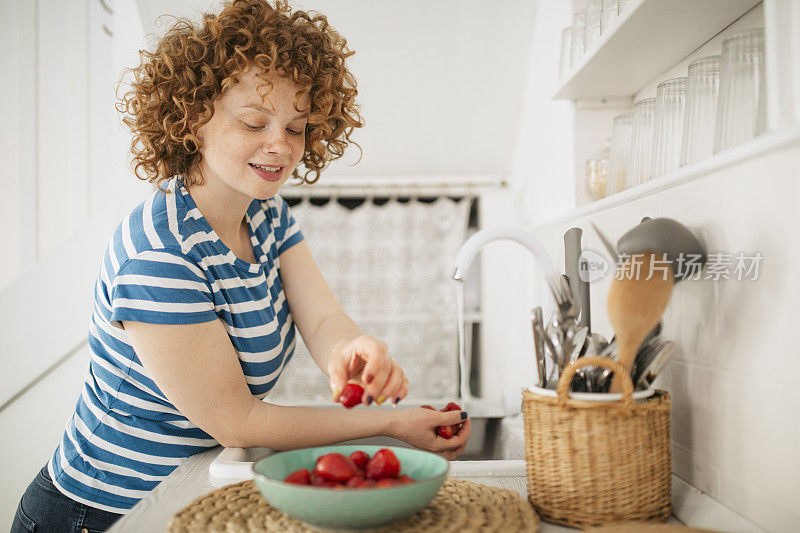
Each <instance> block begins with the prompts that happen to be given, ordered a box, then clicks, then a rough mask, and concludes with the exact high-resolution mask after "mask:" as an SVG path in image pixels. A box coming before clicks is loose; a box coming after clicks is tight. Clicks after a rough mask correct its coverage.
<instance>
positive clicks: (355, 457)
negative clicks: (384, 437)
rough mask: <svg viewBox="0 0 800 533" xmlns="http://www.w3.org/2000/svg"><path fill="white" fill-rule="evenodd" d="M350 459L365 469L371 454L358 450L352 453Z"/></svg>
mask: <svg viewBox="0 0 800 533" xmlns="http://www.w3.org/2000/svg"><path fill="white" fill-rule="evenodd" d="M350 460H351V461H353V462H354V463H355V465H356V466H357V467H358V468H360V469H364V468H366V467H367V463H368V462H369V455H368V454H367V453H366V452H362V451H361V450H358V451H355V452H353V453H351V454H350Z"/></svg>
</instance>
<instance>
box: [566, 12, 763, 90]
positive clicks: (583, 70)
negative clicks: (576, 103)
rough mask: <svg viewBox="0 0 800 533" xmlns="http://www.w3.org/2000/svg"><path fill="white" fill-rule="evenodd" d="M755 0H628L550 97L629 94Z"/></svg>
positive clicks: (734, 18)
mask: <svg viewBox="0 0 800 533" xmlns="http://www.w3.org/2000/svg"><path fill="white" fill-rule="evenodd" d="M758 3H759V0H669V1H664V0H634V1H632V2H631V5H630V6H628V8H627V9H626V10H625V11H623V13H622V14H621V16H620V17H619V18H618V19H617V20H616V24H615V25H614V26H613V27H612V28H611V29H610V30H609V31H607V32H604V33H603V34H602V35H601V36H600V39H599V40H598V41H597V42H596V43H594V45H593V46H592V47H591V48H590V49H589V50H587V51H586V53H585V54H584V55H583V56H582V57H581V59H580V62H579V63H578V65H576V66H575V67H574V68H572V69H570V71H569V72H567V73H566V75H565V78H564V80H563V81H562V82H561V84H560V85H559V87H558V89H557V91H556V93H555V95H554V96H553V98H555V99H573V100H577V99H603V98H621V97H630V96H631V95H633V94H635V93H636V92H637V91H638V90H640V89H641V88H642V87H643V86H645V85H646V84H647V83H648V82H650V81H652V80H653V79H654V78H655V77H656V76H658V75H659V74H661V73H663V72H664V71H666V70H668V69H669V67H671V66H672V65H674V64H675V63H677V62H678V61H680V60H681V59H683V58H684V57H686V56H687V55H689V54H690V53H692V52H693V51H695V50H696V49H697V48H698V47H699V46H701V45H702V44H703V43H705V42H707V41H708V40H709V39H711V38H712V37H714V36H715V35H716V34H717V33H719V32H720V31H722V30H723V29H725V28H726V27H727V26H728V25H730V24H731V23H732V22H734V21H735V20H737V19H738V18H739V17H741V16H742V15H743V14H744V13H746V12H747V11H749V10H750V9H752V8H753V7H754V6H755V5H757V4H758Z"/></svg>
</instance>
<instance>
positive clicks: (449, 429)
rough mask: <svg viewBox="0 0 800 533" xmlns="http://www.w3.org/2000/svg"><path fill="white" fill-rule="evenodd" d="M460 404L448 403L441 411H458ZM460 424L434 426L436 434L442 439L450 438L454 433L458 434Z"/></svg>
mask: <svg viewBox="0 0 800 533" xmlns="http://www.w3.org/2000/svg"><path fill="white" fill-rule="evenodd" d="M460 410H461V406H460V405H458V404H457V403H455V402H450V403H448V404H447V405H446V406H445V407H444V409H442V411H441V412H442V413H447V412H450V411H460ZM462 425H463V422H462V423H461V424H453V425H452V426H439V427H437V428H436V434H437V435H439V436H440V437H442V438H443V439H452V438H453V436H454V435H458V432H459V431H460V430H461V426H462Z"/></svg>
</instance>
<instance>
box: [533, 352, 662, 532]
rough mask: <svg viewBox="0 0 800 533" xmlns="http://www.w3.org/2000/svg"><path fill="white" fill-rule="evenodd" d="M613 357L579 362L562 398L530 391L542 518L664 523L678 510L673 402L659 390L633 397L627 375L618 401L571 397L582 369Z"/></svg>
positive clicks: (573, 522)
mask: <svg viewBox="0 0 800 533" xmlns="http://www.w3.org/2000/svg"><path fill="white" fill-rule="evenodd" d="M584 366H603V367H606V368H610V369H611V370H613V371H614V373H615V375H616V376H628V373H627V372H625V370H624V368H623V367H622V366H621V365H620V364H619V363H617V362H616V361H613V360H611V359H609V358H607V357H586V358H581V359H578V360H577V361H576V362H575V363H573V364H572V365H570V366H569V367H567V369H566V370H565V371H564V373H563V375H562V376H561V378H560V379H559V381H558V387H557V394H558V397H557V398H552V397H547V396H542V395H538V394H535V393H533V392H531V391H527V390H526V391H525V392H524V393H523V402H522V410H523V413H524V415H523V416H524V421H525V460H526V463H527V469H528V499H529V500H530V502H531V504H532V505H533V507H534V508H535V509H536V511H537V512H538V513H539V515H540V516H541V517H542V519H544V520H547V521H549V522H554V523H557V524H563V525H567V526H572V527H579V528H583V527H589V526H600V525H605V524H612V523H615V522H622V521H627V520H647V521H664V520H666V519H667V518H668V517H669V515H670V513H671V511H672V506H671V504H670V481H671V473H672V472H671V466H672V464H671V456H670V436H669V427H670V426H669V424H670V420H669V418H670V398H669V394H667V393H666V392H665V391H660V390H657V391H656V392H655V394H654V395H653V396H651V397H650V398H648V399H647V400H643V401H641V402H638V403H637V402H635V401H634V400H633V383H632V382H631V380H630V377H626V379H625V380H624V384H623V393H622V399H621V400H620V401H618V402H589V401H580V400H574V399H570V398H569V386H570V382H571V381H572V378H573V376H574V375H575V371H576V370H578V369H579V368H581V367H584Z"/></svg>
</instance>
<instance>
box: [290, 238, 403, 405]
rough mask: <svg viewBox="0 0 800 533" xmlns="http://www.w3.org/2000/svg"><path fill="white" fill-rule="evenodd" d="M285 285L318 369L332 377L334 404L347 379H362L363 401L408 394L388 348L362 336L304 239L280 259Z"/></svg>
mask: <svg viewBox="0 0 800 533" xmlns="http://www.w3.org/2000/svg"><path fill="white" fill-rule="evenodd" d="M280 261H281V282H282V283H283V290H284V293H285V294H286V299H287V301H288V302H289V309H290V310H291V312H292V319H293V320H294V322H295V324H296V325H297V329H298V330H299V331H300V335H302V336H303V341H305V343H306V346H307V347H308V350H309V351H310V352H311V356H312V357H313V358H314V360H315V361H316V362H317V365H319V367H320V368H321V369H322V371H323V372H325V373H326V374H327V375H328V376H329V377H330V378H331V389H332V390H333V396H334V401H336V399H337V398H338V395H339V394H338V393H339V392H341V390H342V389H343V388H344V385H345V384H346V383H347V380H348V378H351V377H358V378H361V379H360V381H361V384H362V385H363V386H364V400H363V403H365V404H367V405H368V404H369V403H371V401H372V399H375V400H376V401H377V402H378V403H383V401H384V400H385V399H390V400H391V401H392V402H393V403H397V402H398V401H400V400H401V399H402V398H405V396H406V395H407V394H408V380H406V378H405V374H404V373H403V370H402V368H400V365H398V364H397V363H396V362H394V361H393V360H392V358H391V357H389V355H388V352H387V347H386V344H384V343H382V342H380V341H378V340H376V339H375V338H373V337H371V336H369V335H363V334H362V332H361V330H360V329H359V328H358V326H357V325H356V324H355V323H354V322H353V320H352V319H350V317H348V316H347V315H346V314H345V312H344V310H342V307H341V306H340V305H339V302H337V301H336V298H334V296H333V294H332V293H331V290H330V288H329V287H328V284H327V282H326V281H325V279H324V278H323V277H322V274H321V273H320V271H319V268H317V263H316V262H315V261H314V258H313V257H312V255H311V252H310V251H309V249H308V245H307V244H306V243H305V241H302V242H300V243H298V244H296V245H294V246H292V247H291V248H289V249H288V250H286V251H285V252H283V253H282V254H281V256H280Z"/></svg>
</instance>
